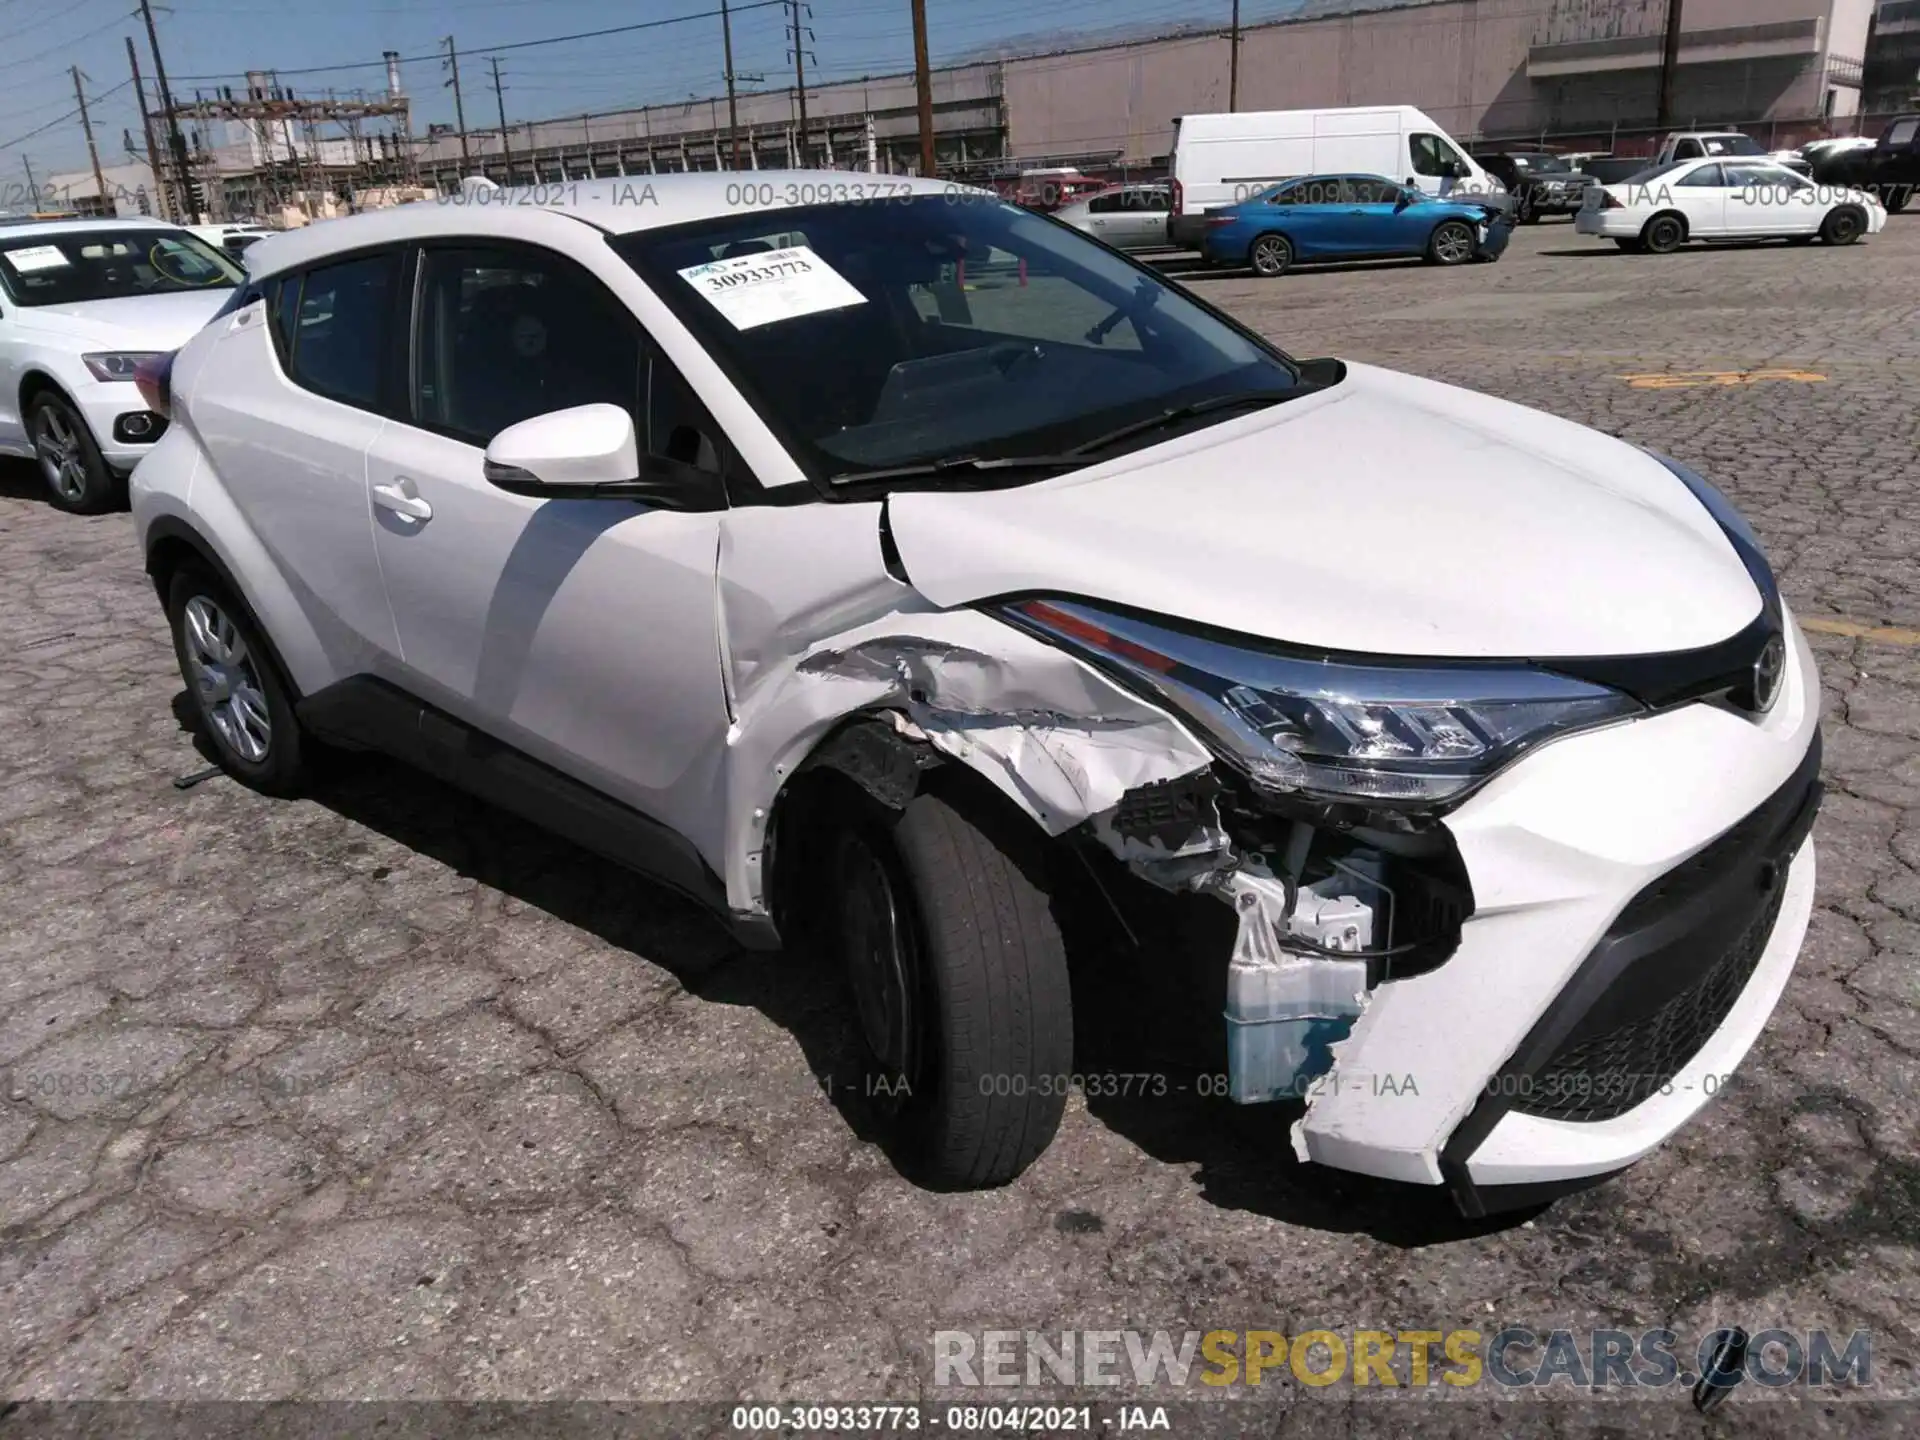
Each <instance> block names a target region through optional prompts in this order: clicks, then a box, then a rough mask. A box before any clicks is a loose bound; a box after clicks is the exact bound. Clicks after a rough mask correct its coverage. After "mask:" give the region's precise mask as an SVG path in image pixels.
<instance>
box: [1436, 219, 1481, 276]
mask: <svg viewBox="0 0 1920 1440" xmlns="http://www.w3.org/2000/svg"><path fill="white" fill-rule="evenodd" d="M1473 251H1474V243H1473V231H1472V230H1470V229H1468V228H1467V226H1465V225H1464V224H1462V223H1461V222H1460V221H1458V220H1447V221H1443V222H1442V223H1441V224H1439V225H1436V226H1435V227H1434V231H1433V235H1432V237H1431V238H1430V239H1429V240H1428V241H1427V261H1428V263H1429V264H1433V265H1464V264H1465V263H1466V262H1467V261H1469V260H1471V259H1472V258H1473Z"/></svg>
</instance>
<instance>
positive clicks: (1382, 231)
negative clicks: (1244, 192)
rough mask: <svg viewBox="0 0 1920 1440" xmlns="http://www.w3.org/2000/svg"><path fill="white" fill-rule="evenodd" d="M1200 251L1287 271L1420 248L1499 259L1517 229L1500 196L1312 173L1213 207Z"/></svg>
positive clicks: (1444, 255) (1445, 257)
mask: <svg viewBox="0 0 1920 1440" xmlns="http://www.w3.org/2000/svg"><path fill="white" fill-rule="evenodd" d="M1206 220H1207V230H1206V234H1205V236H1204V237H1203V238H1202V240H1201V242H1200V249H1201V252H1202V253H1203V254H1204V255H1205V256H1206V257H1207V259H1208V260H1209V261H1210V262H1211V263H1213V264H1215V265H1251V266H1252V267H1253V269H1254V271H1255V273H1256V274H1260V275H1284V274H1285V273H1286V272H1287V271H1288V270H1289V269H1291V268H1292V267H1293V266H1294V265H1295V264H1296V263H1306V262H1308V261H1313V260H1375V259H1385V258H1390V257H1393V256H1415V255H1418V256H1422V257H1424V258H1425V259H1426V260H1428V261H1429V262H1430V263H1432V264H1435V265H1460V264H1464V263H1465V262H1466V261H1469V260H1495V259H1498V258H1499V256H1500V252H1501V251H1503V250H1505V249H1506V248H1507V241H1508V239H1510V238H1511V236H1512V234H1513V217H1512V214H1511V212H1510V211H1509V210H1508V208H1507V207H1506V206H1505V205H1503V204H1502V203H1501V202H1499V201H1497V200H1490V199H1489V200H1472V199H1465V198H1462V199H1445V198H1439V197H1436V196H1432V195H1429V194H1427V193H1426V192H1425V191H1423V190H1417V189H1414V188H1413V187H1412V186H1408V185H1399V184H1395V183H1394V182H1393V181H1391V180H1387V179H1384V178H1382V177H1381V176H1378V175H1309V176H1306V177H1304V178H1302V179H1299V180H1289V181H1287V182H1286V183H1285V184H1284V185H1275V186H1273V187H1272V188H1270V189H1266V190H1262V191H1261V192H1260V193H1259V194H1257V195H1254V196H1252V197H1251V198H1249V199H1246V200H1243V201H1241V202H1240V203H1239V204H1238V205H1229V206H1226V207H1223V208H1222V209H1219V210H1209V211H1208V212H1207V216H1206Z"/></svg>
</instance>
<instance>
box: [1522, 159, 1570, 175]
mask: <svg viewBox="0 0 1920 1440" xmlns="http://www.w3.org/2000/svg"><path fill="white" fill-rule="evenodd" d="M1513 163H1514V164H1516V165H1518V166H1519V167H1520V168H1521V169H1522V170H1543V171H1545V172H1547V173H1548V174H1550V175H1565V174H1568V173H1570V172H1571V169H1572V167H1571V166H1569V165H1568V164H1567V162H1566V161H1565V160H1563V159H1562V158H1561V157H1560V156H1558V155H1516V156H1514V157H1513Z"/></svg>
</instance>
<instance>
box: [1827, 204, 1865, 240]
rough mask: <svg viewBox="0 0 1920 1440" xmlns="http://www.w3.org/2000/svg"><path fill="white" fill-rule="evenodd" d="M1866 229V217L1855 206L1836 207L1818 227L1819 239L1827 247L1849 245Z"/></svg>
mask: <svg viewBox="0 0 1920 1440" xmlns="http://www.w3.org/2000/svg"><path fill="white" fill-rule="evenodd" d="M1866 229H1867V217H1866V216H1865V215H1863V214H1861V213H1860V207H1859V206H1857V205H1841V206H1839V207H1837V208H1836V209H1835V210H1834V211H1833V212H1832V213H1831V214H1830V215H1828V216H1827V218H1826V220H1825V221H1824V222H1822V224H1821V226H1820V238H1821V240H1823V241H1824V242H1825V243H1827V244H1828V245H1851V244H1853V242H1854V241H1856V240H1858V239H1859V238H1860V237H1861V236H1862V235H1863V234H1865V233H1866Z"/></svg>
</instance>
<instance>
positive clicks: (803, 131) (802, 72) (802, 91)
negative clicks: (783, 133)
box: [793, 0, 807, 169]
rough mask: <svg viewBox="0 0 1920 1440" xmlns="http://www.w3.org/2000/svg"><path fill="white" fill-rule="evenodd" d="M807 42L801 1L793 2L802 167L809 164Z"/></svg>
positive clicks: (794, 83)
mask: <svg viewBox="0 0 1920 1440" xmlns="http://www.w3.org/2000/svg"><path fill="white" fill-rule="evenodd" d="M805 51H806V42H805V41H804V40H802V39H801V36H800V0H793V87H794V94H795V95H796V96H798V97H799V100H800V156H799V158H800V167H801V168H802V169H805V168H806V164H807V67H806V62H805V61H804V60H803V59H802V58H801V57H802V56H803V55H804V54H805Z"/></svg>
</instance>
